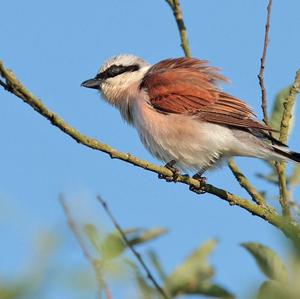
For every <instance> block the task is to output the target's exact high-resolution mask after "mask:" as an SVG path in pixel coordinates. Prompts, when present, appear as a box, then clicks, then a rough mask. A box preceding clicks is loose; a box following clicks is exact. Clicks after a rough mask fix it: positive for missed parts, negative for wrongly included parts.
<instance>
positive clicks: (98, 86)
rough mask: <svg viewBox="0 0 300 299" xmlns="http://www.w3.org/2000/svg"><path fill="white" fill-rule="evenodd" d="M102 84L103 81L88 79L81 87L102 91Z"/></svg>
mask: <svg viewBox="0 0 300 299" xmlns="http://www.w3.org/2000/svg"><path fill="white" fill-rule="evenodd" d="M101 83H102V80H99V79H95V78H93V79H88V80H86V81H83V82H82V83H81V86H83V87H87V88H94V89H101Z"/></svg>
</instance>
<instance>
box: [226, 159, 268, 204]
mask: <svg viewBox="0 0 300 299" xmlns="http://www.w3.org/2000/svg"><path fill="white" fill-rule="evenodd" d="M228 167H229V169H230V170H231V171H232V173H233V175H234V176H235V178H236V179H237V181H238V182H239V184H240V185H241V186H242V187H243V188H244V189H245V190H246V191H247V192H248V193H249V195H250V196H251V198H252V200H253V201H254V202H255V203H257V204H258V205H264V204H265V203H266V201H265V199H264V197H263V196H262V195H261V194H260V193H259V192H258V191H257V190H256V189H255V187H254V186H253V185H252V184H251V182H250V181H249V180H248V179H247V178H246V177H245V175H244V174H243V173H242V172H241V171H240V170H239V168H238V166H237V165H236V164H235V162H234V161H233V160H229V162H228Z"/></svg>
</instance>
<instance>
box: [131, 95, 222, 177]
mask: <svg viewBox="0 0 300 299" xmlns="http://www.w3.org/2000/svg"><path fill="white" fill-rule="evenodd" d="M133 124H134V126H135V127H136V128H137V130H138V133H139V136H140V139H141V141H142V143H143V144H144V146H145V147H146V148H147V149H148V150H149V151H150V152H151V153H152V154H153V155H154V156H155V157H157V158H158V159H160V160H162V161H165V162H169V161H171V160H175V161H176V162H177V164H176V165H177V167H179V168H181V169H182V170H193V171H199V170H200V169H202V168H205V167H207V166H209V165H210V164H211V162H212V161H214V160H216V159H217V158H219V156H220V154H221V152H220V149H221V147H222V146H223V145H222V144H220V142H219V141H217V140H220V139H215V138H214V136H213V135H214V133H213V132H212V131H211V130H209V128H206V127H205V126H207V123H201V122H199V121H198V120H195V119H193V118H192V117H191V116H187V115H180V114H164V113H160V112H158V111H156V110H155V109H153V108H152V107H151V106H150V105H149V104H148V103H147V102H146V101H136V102H135V105H134V107H133ZM208 125H210V124H208ZM211 125H212V126H215V125H213V124H211ZM203 127H205V128H204V129H203ZM212 129H215V128H212ZM216 133H217V134H218V132H216ZM221 140H222V139H221Z"/></svg>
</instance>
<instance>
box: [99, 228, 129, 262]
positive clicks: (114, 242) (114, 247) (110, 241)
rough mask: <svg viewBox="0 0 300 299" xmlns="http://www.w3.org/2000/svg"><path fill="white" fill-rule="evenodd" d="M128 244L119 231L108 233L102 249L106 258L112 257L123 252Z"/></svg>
mask: <svg viewBox="0 0 300 299" xmlns="http://www.w3.org/2000/svg"><path fill="white" fill-rule="evenodd" d="M125 249H126V245H125V243H124V241H123V239H121V237H120V234H119V233H118V232H115V233H111V234H108V235H107V236H106V237H105V238H104V240H103V243H102V246H101V251H102V255H103V258H104V259H112V258H115V257H117V256H119V255H121V254H122V253H123V251H124V250H125Z"/></svg>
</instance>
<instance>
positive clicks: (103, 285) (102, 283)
mask: <svg viewBox="0 0 300 299" xmlns="http://www.w3.org/2000/svg"><path fill="white" fill-rule="evenodd" d="M59 201H60V203H61V205H62V207H63V209H64V212H65V215H66V217H67V220H68V224H69V227H70V229H71V230H72V232H73V233H74V235H75V237H76V239H77V241H78V243H79V245H80V247H81V250H82V252H83V254H84V256H85V257H86V259H87V260H88V261H89V262H90V264H91V266H92V268H93V269H94V272H95V275H96V277H97V281H98V283H99V290H98V298H99V299H101V292H102V290H104V293H105V296H106V299H112V295H111V292H110V290H109V288H108V286H107V283H106V282H105V281H104V279H103V277H102V275H101V273H100V271H99V265H98V262H97V261H96V260H95V259H94V258H93V257H92V256H91V255H90V253H89V251H88V249H87V247H86V245H85V243H84V240H83V239H82V237H81V234H80V231H79V229H78V228H77V226H76V223H75V221H74V220H73V217H72V214H71V211H70V209H69V207H68V205H67V203H66V200H65V198H64V197H63V196H62V195H60V196H59Z"/></svg>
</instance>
